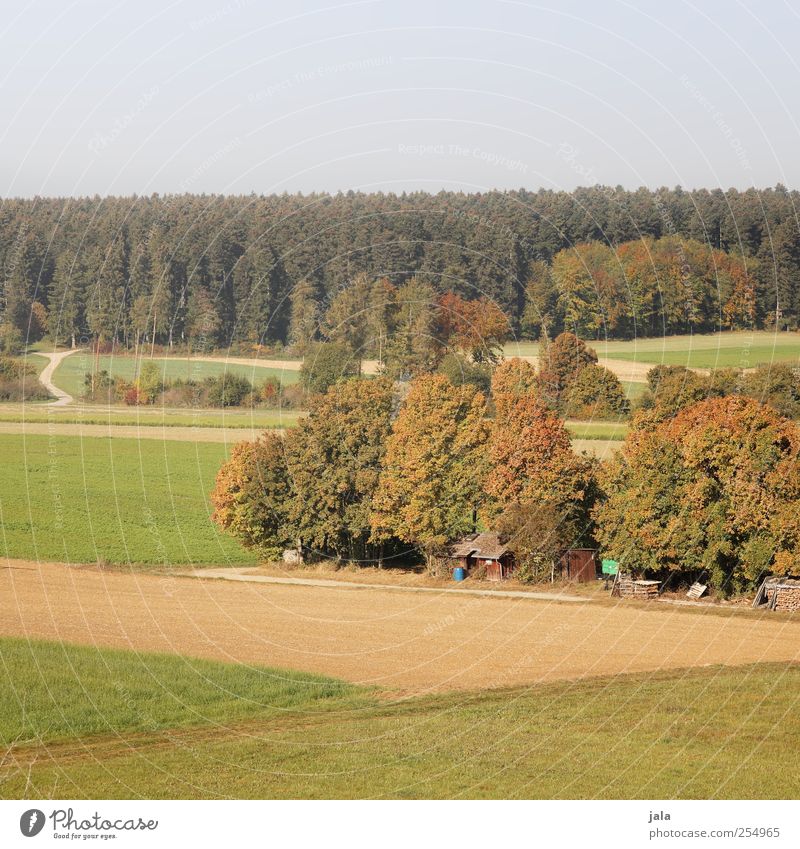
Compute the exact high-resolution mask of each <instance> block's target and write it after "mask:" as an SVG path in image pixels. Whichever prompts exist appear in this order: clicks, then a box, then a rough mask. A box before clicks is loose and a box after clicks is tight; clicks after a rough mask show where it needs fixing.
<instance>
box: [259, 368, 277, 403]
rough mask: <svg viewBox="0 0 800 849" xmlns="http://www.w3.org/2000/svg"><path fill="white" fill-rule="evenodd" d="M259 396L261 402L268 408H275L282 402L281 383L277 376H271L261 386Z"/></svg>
mask: <svg viewBox="0 0 800 849" xmlns="http://www.w3.org/2000/svg"><path fill="white" fill-rule="evenodd" d="M258 394H259V395H260V399H259V400H261V401H263V402H264V403H265V404H266V405H267V406H270V407H271V406H274V405H277V404H278V403H279V402H280V397H281V382H280V380H278V378H277V377H275V375H270V376H269V377H268V378H267V379H266V380H265V381H264V383H263V384H262V385H261V389H260V390H259V392H258Z"/></svg>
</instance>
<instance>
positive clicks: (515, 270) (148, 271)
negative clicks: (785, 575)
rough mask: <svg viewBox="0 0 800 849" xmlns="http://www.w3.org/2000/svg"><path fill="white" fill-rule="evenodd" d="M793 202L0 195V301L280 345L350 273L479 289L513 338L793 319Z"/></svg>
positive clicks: (130, 337)
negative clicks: (502, 317) (28, 197)
mask: <svg viewBox="0 0 800 849" xmlns="http://www.w3.org/2000/svg"><path fill="white" fill-rule="evenodd" d="M799 199H800V198H798V196H797V193H796V192H789V191H787V190H786V189H784V188H783V187H781V186H778V187H776V188H774V189H766V190H748V191H746V192H739V191H736V190H729V191H727V192H723V191H718V190H715V191H706V190H698V191H691V192H686V191H683V190H681V189H660V190H658V191H648V190H644V189H640V190H637V191H625V190H623V189H621V188H616V189H609V188H606V187H601V186H598V187H593V188H585V189H577V190H575V191H574V192H570V193H568V192H553V191H548V190H540V191H538V192H529V191H525V190H519V191H513V192H487V193H482V194H462V193H456V192H440V193H438V194H435V195H431V194H426V193H422V192H419V193H409V194H402V195H394V194H361V193H354V192H348V193H346V194H339V195H335V196H331V195H324V194H319V195H272V196H256V195H252V196H247V197H238V196H237V197H224V196H202V195H201V196H195V195H175V196H158V195H154V196H151V197H130V198H122V197H116V198H115V197H111V198H82V199H70V198H60V199H59V198H35V199H32V200H22V199H7V200H5V201H4V202H3V204H2V207H1V208H0V270H1V271H0V314H1V315H2V324H3V326H4V328H5V330H4V332H5V333H12V335H13V333H14V332H16V333H17V334H18V336H19V337H20V338H22V339H23V340H25V339H30V338H31V337H32V336H33V335H35V334H36V333H37V332H41V324H42V320H41V318H42V317H41V315H38V316H37V315H36V310H39V309H40V308H41V309H43V310H45V311H46V314H47V316H48V327H49V332H50V334H51V336H53V337H54V338H56V339H57V340H58V341H59V342H66V343H67V344H71V343H73V342H74V343H76V344H78V343H81V344H86V343H87V342H88V341H89V340H105V341H111V342H115V343H117V344H121V345H125V346H129V347H135V346H136V345H137V344H141V343H143V342H147V343H149V344H159V345H167V346H177V345H181V346H190V347H191V348H192V349H195V350H200V349H210V348H219V347H227V346H229V345H239V344H242V345H253V344H261V345H268V346H275V345H286V344H290V343H291V342H292V340H293V338H294V337H297V336H298V335H299V336H300V337H302V336H303V335H304V334H307V332H308V328H309V327H310V326H314V327H316V328H317V333H320V332H321V330H320V328H321V326H322V324H323V322H324V321H325V320H326V316H327V313H328V310H329V308H330V307H331V305H332V303H333V302H334V301H335V300H336V298H337V295H338V294H339V293H341V292H342V291H343V290H346V289H348V288H350V287H351V285H352V284H353V281H355V280H356V279H358V278H359V276H360V275H365V276H366V278H367V279H369V280H370V281H379V280H385V281H387V282H388V283H389V284H391V285H393V286H400V285H402V284H404V283H407V282H408V281H409V280H411V279H412V278H417V279H418V280H420V281H422V282H423V283H424V284H426V285H428V286H430V287H432V289H433V290H434V291H435V293H436V294H437V295H440V294H443V293H445V292H454V293H455V294H456V295H459V296H460V297H462V298H463V299H465V300H468V301H473V300H476V299H477V298H479V297H484V298H486V299H487V300H488V301H491V302H492V303H494V304H496V305H497V307H498V308H499V309H500V310H502V312H503V313H504V314H505V315H506V316H507V317H508V319H509V324H510V328H511V331H512V332H513V333H514V334H515V335H518V336H519V335H528V336H532V337H536V336H538V334H539V332H540V330H541V328H542V326H543V325H544V326H545V327H546V329H547V331H548V332H549V333H550V334H551V335H556V334H557V333H558V332H560V331H561V330H563V329H568V330H571V331H573V332H576V333H578V334H579V335H582V336H584V335H585V336H587V337H588V338H598V337H600V336H611V337H620V338H624V337H629V336H632V335H637V334H638V335H652V334H663V333H665V332H667V333H671V332H687V331H695V332H703V331H710V330H716V329H719V328H724V327H735V326H747V327H753V326H755V327H778V328H791V329H797V328H798V327H800V237H799V231H798V225H797V220H796V212H795V210H796V209H797V201H798V200H799ZM651 240H652V241H651ZM626 245H627V247H626ZM577 246H580V247H577ZM612 248H613V250H612ZM298 293H301V294H298ZM373 295H374V296H375V297H378V296H379V293H378V292H377V291H375V292H373ZM35 305H39V307H36V306H35ZM323 330H324V328H323ZM370 338H371V339H380V333H378V334H377V335H375V334H372V335H371V336H370Z"/></svg>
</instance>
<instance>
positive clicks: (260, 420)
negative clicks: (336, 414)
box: [0, 403, 304, 429]
mask: <svg viewBox="0 0 800 849" xmlns="http://www.w3.org/2000/svg"><path fill="white" fill-rule="evenodd" d="M302 415H304V414H303V413H302V412H298V411H296V410H262V409H252V410H251V409H241V408H238V407H228V408H227V409H207V410H206V409H192V410H187V409H183V408H181V407H81V406H78V405H76V404H70V405H68V406H66V407H49V408H48V409H46V410H43V409H41V408H32V407H31V405H30V404H25V405H23V404H13V403H6V404H2V405H0V422H30V423H31V424H50V423H54V424H97V425H108V424H111V425H132V426H138V427H220V428H242V429H252V428H285V427H294V426H295V425H296V424H297V420H298V419H299V418H300V417H301V416H302Z"/></svg>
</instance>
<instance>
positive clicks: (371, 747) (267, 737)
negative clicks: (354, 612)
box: [0, 639, 800, 799]
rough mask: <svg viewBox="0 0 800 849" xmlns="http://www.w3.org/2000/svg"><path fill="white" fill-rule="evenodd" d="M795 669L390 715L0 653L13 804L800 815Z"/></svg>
mask: <svg viewBox="0 0 800 849" xmlns="http://www.w3.org/2000/svg"><path fill="white" fill-rule="evenodd" d="M798 691H800V668H798V667H797V666H786V665H785V664H783V665H766V664H762V665H759V666H750V667H739V668H734V669H731V668H716V667H713V668H704V669H701V670H694V671H691V672H688V671H687V672H679V673H673V674H663V673H657V674H651V675H637V676H620V677H616V678H597V679H591V680H584V681H580V682H569V683H560V684H550V685H541V686H534V687H529V688H525V689H506V690H494V691H491V690H490V691H481V692H456V693H450V694H446V695H437V696H422V697H410V698H403V699H400V700H393V699H387V698H385V697H381V696H380V695H379V694H377V693H373V692H371V691H368V690H359V689H357V688H355V687H352V686H350V685H347V684H342V683H337V682H333V681H328V680H325V679H321V678H319V677H316V676H306V675H302V674H300V673H286V672H278V671H276V670H267V669H258V668H250V667H230V666H226V665H225V664H219V663H210V662H205V661H203V662H201V661H197V660H191V659H188V658H185V657H180V656H174V657H168V656H159V655H146V654H135V653H133V652H121V651H108V650H101V649H96V648H79V647H74V646H69V645H60V644H52V643H44V642H32V643H30V644H29V643H27V642H26V641H22V640H9V639H0V734H1V735H2V738H3V742H4V744H5V745H6V746H7V747H10V748H9V750H8V752H7V754H8V755H9V757H7V758H6V759H5V760H4V762H3V764H2V765H0V795H2V796H3V797H4V798H47V797H57V798H64V797H69V798H101V799H104V798H133V797H136V796H143V797H146V798H173V797H177V798H209V797H233V798H376V797H377V798H385V797H399V798H462V797H467V798H474V797H477V798H509V799H515V798H543V799H549V798H587V799H596V798H597V799H604V798H610V799H614V798H641V799H647V798H651V799H652V798H655V799H671V798H703V799H705V798H709V799H713V798H734V799H735V798H752V799H760V798H780V799H784V798H796V797H797V795H798V793H799V792H800V760H798V759H797V758H796V757H793V756H792V755H791V753H792V752H793V751H794V748H795V746H794V744H795V734H796V729H795V723H793V722H791V721H787V717H791V716H793V715H794V714H795V713H796V707H797V693H798Z"/></svg>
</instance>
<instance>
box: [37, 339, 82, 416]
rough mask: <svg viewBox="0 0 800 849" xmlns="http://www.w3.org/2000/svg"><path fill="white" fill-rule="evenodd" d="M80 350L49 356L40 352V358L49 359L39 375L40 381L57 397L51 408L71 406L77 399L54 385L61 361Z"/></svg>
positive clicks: (59, 352) (51, 403)
mask: <svg viewBox="0 0 800 849" xmlns="http://www.w3.org/2000/svg"><path fill="white" fill-rule="evenodd" d="M79 350H81V349H80V348H78V349H76V350H74V351H58V352H57V353H55V354H48V353H45V352H44V351H41V352H38V353H39V356H42V357H47V359H48V360H49V362H48V363H47V365H46V366H45V367H44V368H43V369H42V373H41V374H40V375H39V381H40V383H41V384H42V385H43V386H44V388H45V389H46V390H47V391H48V392H49V393H50V394H51V395H54V396H55V399H56V400H55V401H51V402H50V404H49V406H51V407H64V406H66V405H67V404H71V403H72V402H73V401H74V400H75V399H74V398H73V397H72V395H70V394H69V393H68V392H65V391H64V390H63V389H60V388H59V387H58V386H56V385H55V383H53V372H55V370H56V369H57V368H58V367H59V366H60V365H61V361H62V360H63V359H64V358H65V357H69V356H70V355H71V354H77V353H78V351H79Z"/></svg>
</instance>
